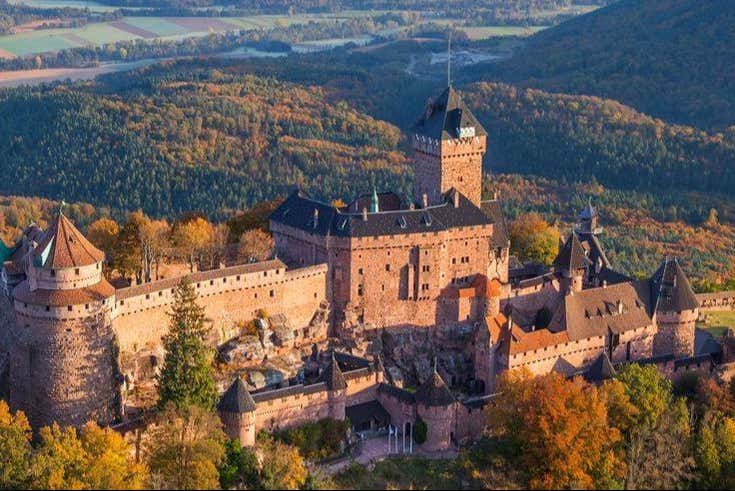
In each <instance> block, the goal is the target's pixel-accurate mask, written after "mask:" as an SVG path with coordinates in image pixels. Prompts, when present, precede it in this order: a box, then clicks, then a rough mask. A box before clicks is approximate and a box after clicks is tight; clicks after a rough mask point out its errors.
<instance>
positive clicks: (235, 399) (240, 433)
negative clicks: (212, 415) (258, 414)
mask: <svg viewBox="0 0 735 491" xmlns="http://www.w3.org/2000/svg"><path fill="white" fill-rule="evenodd" d="M255 408H256V406H255V401H253V397H252V396H251V395H250V392H248V389H247V387H245V384H244V383H243V382H242V380H241V379H240V377H237V378H236V379H235V380H234V382H232V385H230V388H229V389H227V392H225V393H224V395H223V396H222V398H221V399H220V401H219V404H217V413H218V414H219V417H220V419H221V420H222V425H223V426H224V430H225V434H226V435H227V436H229V437H230V438H232V439H233V440H234V439H237V440H239V441H240V445H242V446H243V447H252V446H253V445H255Z"/></svg>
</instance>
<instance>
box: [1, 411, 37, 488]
mask: <svg viewBox="0 0 735 491" xmlns="http://www.w3.org/2000/svg"><path fill="white" fill-rule="evenodd" d="M0 442H2V443H0V489H18V488H21V487H23V486H24V485H25V482H26V479H27V477H28V473H27V469H28V461H29V459H30V456H31V427H30V425H29V424H28V420H27V419H26V416H25V414H23V413H22V412H20V411H18V412H16V413H15V414H13V413H11V412H10V408H9V407H8V404H7V403H6V402H5V401H2V400H0Z"/></svg>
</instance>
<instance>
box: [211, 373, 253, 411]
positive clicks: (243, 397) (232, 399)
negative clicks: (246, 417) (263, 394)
mask: <svg viewBox="0 0 735 491" xmlns="http://www.w3.org/2000/svg"><path fill="white" fill-rule="evenodd" d="M217 410H219V411H222V412H225V413H236V414H242V413H249V412H252V411H255V401H253V398H252V396H251V395H250V392H249V391H248V388H247V387H246V386H245V384H244V383H243V381H242V380H241V379H240V377H236V378H235V380H233V382H232V384H231V385H230V387H229V388H228V389H227V391H225V393H224V394H223V395H222V398H221V399H220V400H219V404H217Z"/></svg>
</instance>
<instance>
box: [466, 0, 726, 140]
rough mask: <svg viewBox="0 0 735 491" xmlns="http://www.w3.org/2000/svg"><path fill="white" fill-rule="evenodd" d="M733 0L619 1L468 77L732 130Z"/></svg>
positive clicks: (543, 35)
mask: <svg viewBox="0 0 735 491" xmlns="http://www.w3.org/2000/svg"><path fill="white" fill-rule="evenodd" d="M734 33H735V2H734V1H732V0H707V1H704V2H703V1H700V0H620V1H619V2H617V3H614V4H612V5H610V6H608V7H605V8H602V9H599V10H596V11H594V12H592V13H590V14H587V15H583V16H580V17H577V18H575V19H572V20H569V21H567V22H564V23H562V24H560V25H558V26H556V27H554V28H551V29H548V30H545V31H542V32H540V33H538V34H536V35H535V36H533V37H532V38H531V39H530V40H529V41H528V43H527V44H526V45H525V46H523V47H522V48H520V49H519V50H518V51H517V52H516V54H515V55H514V56H513V57H512V58H511V59H509V60H507V61H505V62H502V63H499V64H486V65H484V66H482V67H477V68H476V69H475V70H473V73H472V74H471V77H473V78H475V79H482V80H488V78H494V79H500V80H502V81H504V82H508V83H512V84H514V85H521V86H527V87H534V88H540V89H543V90H547V91H553V92H564V93H572V94H587V95H596V96H600V97H605V98H611V99H616V100H618V101H620V102H623V103H624V104H627V105H629V106H632V107H634V108H636V109H637V110H639V111H642V112H644V113H646V114H650V115H652V116H655V117H658V118H662V119H664V120H666V121H668V122H673V123H678V124H687V125H692V126H697V127H700V128H705V129H715V130H721V129H724V128H727V127H729V126H732V125H735V35H734Z"/></svg>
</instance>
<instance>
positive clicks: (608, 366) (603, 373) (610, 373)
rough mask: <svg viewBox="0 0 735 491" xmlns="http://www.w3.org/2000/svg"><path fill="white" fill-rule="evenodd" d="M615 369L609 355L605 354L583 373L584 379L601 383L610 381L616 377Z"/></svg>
mask: <svg viewBox="0 0 735 491" xmlns="http://www.w3.org/2000/svg"><path fill="white" fill-rule="evenodd" d="M615 373H616V372H615V368H614V367H613V364H612V363H611V362H610V358H609V357H608V356H607V353H605V352H603V353H602V354H601V355H600V356H598V357H597V359H595V361H593V362H592V364H591V365H590V366H589V367H587V369H586V370H584V371H583V372H582V377H584V379H585V380H586V381H587V382H591V383H599V382H603V381H605V380H610V379H611V378H613V377H614V376H615Z"/></svg>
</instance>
